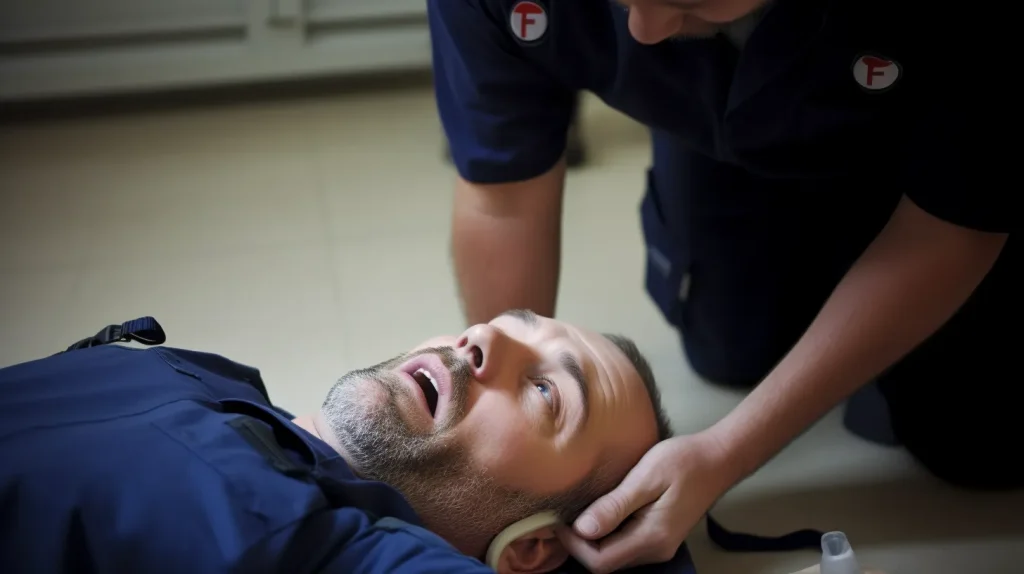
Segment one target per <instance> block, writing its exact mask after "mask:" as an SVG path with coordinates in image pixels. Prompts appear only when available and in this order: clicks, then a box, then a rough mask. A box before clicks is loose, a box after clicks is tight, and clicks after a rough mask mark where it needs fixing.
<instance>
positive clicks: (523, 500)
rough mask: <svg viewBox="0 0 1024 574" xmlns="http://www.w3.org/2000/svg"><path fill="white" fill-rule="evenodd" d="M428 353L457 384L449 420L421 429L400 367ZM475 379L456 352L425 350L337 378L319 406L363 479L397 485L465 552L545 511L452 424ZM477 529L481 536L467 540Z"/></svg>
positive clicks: (460, 415)
mask: <svg viewBox="0 0 1024 574" xmlns="http://www.w3.org/2000/svg"><path fill="white" fill-rule="evenodd" d="M426 353H432V354H435V355H437V356H438V357H439V358H440V359H441V360H442V361H443V362H444V364H445V367H447V368H448V370H449V371H450V372H451V389H450V396H449V398H448V400H449V405H448V408H447V414H446V416H445V419H444V420H442V421H436V424H435V428H434V429H432V430H431V431H429V432H427V433H422V432H419V431H417V430H415V429H413V428H412V427H411V426H410V425H409V424H408V422H406V420H405V419H404V418H403V417H402V408H401V406H402V405H405V406H406V408H412V409H419V408H422V406H421V405H420V403H419V398H418V397H415V396H413V395H412V394H411V393H410V391H409V389H408V386H407V383H405V382H403V381H402V379H401V375H400V374H397V373H396V372H395V369H397V368H398V367H399V366H401V365H402V364H403V363H405V362H406V361H408V360H409V359H410V358H411V357H413V356H416V355H421V354H426ZM472 381H473V375H472V371H471V369H470V365H469V363H468V362H466V361H464V360H462V359H460V358H459V357H458V356H457V355H456V353H455V351H454V349H452V348H450V347H438V348H433V349H424V350H421V351H418V352H416V353H414V354H407V355H401V356H398V357H395V358H393V359H390V360H388V361H384V362H383V363H380V364H378V365H375V366H373V367H369V368H367V369H360V370H357V371H352V372H350V373H348V374H347V375H345V376H344V377H342V378H341V379H340V380H338V382H337V383H335V385H334V387H333V388H332V389H331V391H330V392H329V393H328V395H327V399H326V401H325V402H324V404H323V407H322V409H321V410H322V412H323V415H324V418H325V419H326V421H327V423H328V424H329V425H330V428H331V430H332V431H333V433H334V436H335V438H336V439H337V441H338V444H339V446H340V447H341V448H342V450H343V451H344V454H345V456H346V459H347V461H348V463H349V464H350V465H351V466H352V467H353V469H354V470H355V471H356V472H357V473H358V474H359V475H360V476H362V477H363V478H365V479H368V480H377V481H381V482H384V483H386V484H389V485H390V486H392V487H394V488H395V489H397V490H398V491H399V492H401V493H402V494H403V495H404V496H405V497H406V499H407V500H408V501H409V503H410V504H411V505H412V507H413V508H414V509H415V510H416V512H417V514H418V515H419V516H420V518H421V519H422V520H423V521H424V524H425V526H426V527H427V528H428V529H430V530H432V531H433V532H435V533H436V534H438V535H440V536H441V537H442V538H445V539H447V540H448V541H449V542H452V543H453V544H457V545H459V546H461V548H460V550H463V551H469V550H470V549H472V551H474V552H475V551H477V550H478V549H479V545H480V544H485V543H486V541H487V540H490V538H491V537H493V536H494V535H495V534H497V533H498V532H499V531H500V530H501V529H502V528H504V527H505V526H506V525H508V524H509V523H511V522H514V521H516V520H519V519H520V518H523V517H525V516H528V515H529V514H532V513H534V512H537V511H539V510H540V509H541V508H539V507H540V506H543V505H544V503H545V501H542V500H537V499H536V498H533V497H530V496H526V495H524V494H522V493H518V492H514V491H511V490H509V489H505V488H500V487H498V486H496V485H495V484H494V480H493V477H490V476H487V475H486V473H485V472H484V471H483V470H482V469H480V468H477V467H475V466H474V465H473V463H472V461H471V458H470V453H469V452H468V451H467V450H466V449H465V448H464V447H463V445H461V444H460V443H459V442H458V441H457V440H456V438H455V433H454V429H455V426H456V425H457V424H458V423H459V422H461V421H462V419H463V418H465V416H466V412H467V405H468V401H469V387H470V384H471V382H472ZM381 393H383V397H381V396H380V395H381ZM381 398H383V400H381ZM471 534H472V535H475V537H470V538H469V539H467V536H469V535H471Z"/></svg>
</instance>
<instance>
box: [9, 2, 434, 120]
mask: <svg viewBox="0 0 1024 574" xmlns="http://www.w3.org/2000/svg"><path fill="white" fill-rule="evenodd" d="M429 66H430V38H429V31H428V28H427V23H426V0H0V102H2V101H5V100H6V101H14V100H26V99H37V98H48V97H61V96H76V95H100V94H111V93H125V92H134V91H143V90H144V91H152V90H160V89H170V88H185V87H199V86H211V85H221V84H229V83H230V84H241V83H248V82H258V81H268V80H273V81H281V80H288V79H291V78H295V79H302V78H310V77H323V76H327V75H340V74H348V73H356V72H368V71H383V70H409V69H411V68H429Z"/></svg>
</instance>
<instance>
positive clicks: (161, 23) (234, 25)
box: [0, 0, 249, 51]
mask: <svg viewBox="0 0 1024 574" xmlns="http://www.w3.org/2000/svg"><path fill="white" fill-rule="evenodd" d="M248 14H249V0H0V43H2V44H4V45H5V46H7V47H10V46H12V45H13V46H19V45H20V48H21V50H22V51H24V50H26V49H29V50H30V49H31V45H32V44H36V43H47V44H49V43H54V42H82V41H89V40H100V39H109V40H115V39H118V38H124V37H131V38H139V39H142V38H144V37H145V36H147V35H159V36H165V35H169V34H182V33H184V34H188V33H200V32H207V31H216V30H226V29H235V30H240V31H244V30H245V26H246V21H247V19H248Z"/></svg>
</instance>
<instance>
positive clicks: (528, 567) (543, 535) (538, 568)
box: [497, 526, 569, 574]
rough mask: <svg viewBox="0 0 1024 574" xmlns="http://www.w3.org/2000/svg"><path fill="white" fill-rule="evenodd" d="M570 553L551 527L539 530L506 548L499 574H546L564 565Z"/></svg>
mask: <svg viewBox="0 0 1024 574" xmlns="http://www.w3.org/2000/svg"><path fill="white" fill-rule="evenodd" d="M568 557H569V553H568V552H567V551H566V550H565V547H564V546H562V543H561V541H559V540H558V536H556V535H555V530H554V528H552V527H551V526H545V527H543V528H538V529H536V530H533V531H531V532H527V533H526V534H524V535H522V536H520V537H519V538H517V539H516V540H515V541H514V542H512V543H511V544H509V545H508V546H506V547H505V550H504V551H503V552H502V553H501V557H500V558H499V560H498V568H497V572H498V574H544V573H546V572H551V571H552V570H554V569H555V568H558V567H559V566H561V565H562V563H563V562H565V561H566V559H567V558H568Z"/></svg>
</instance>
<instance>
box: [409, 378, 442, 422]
mask: <svg viewBox="0 0 1024 574" xmlns="http://www.w3.org/2000/svg"><path fill="white" fill-rule="evenodd" d="M412 378H413V380H415V381H416V383H417V384H418V385H419V386H420V389H422V390H423V396H425V397H426V398H427V409H428V410H430V416H434V414H435V413H436V412H437V397H438V391H437V379H435V378H434V375H432V374H430V371H428V370H426V369H417V370H416V372H415V373H413V374H412Z"/></svg>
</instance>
